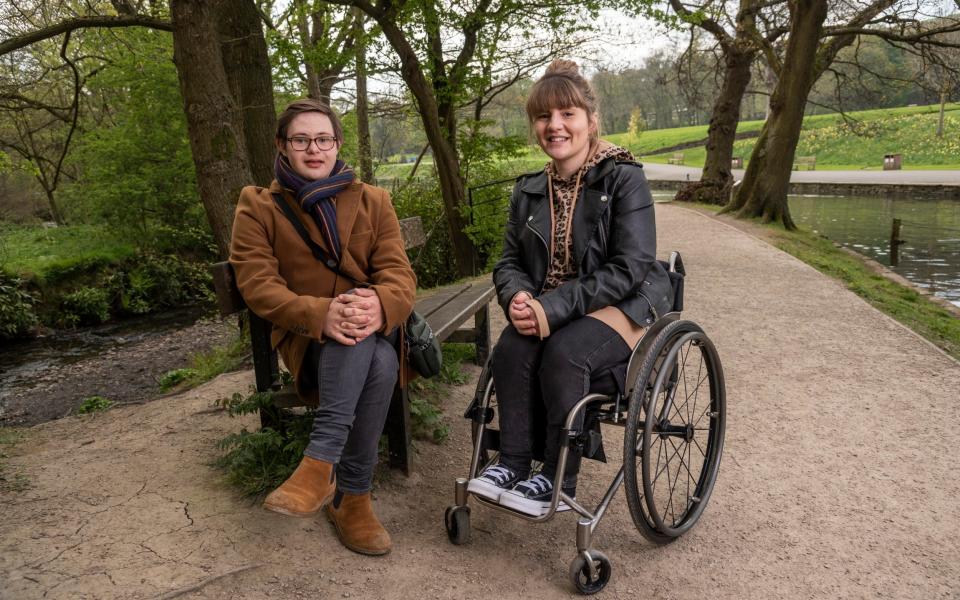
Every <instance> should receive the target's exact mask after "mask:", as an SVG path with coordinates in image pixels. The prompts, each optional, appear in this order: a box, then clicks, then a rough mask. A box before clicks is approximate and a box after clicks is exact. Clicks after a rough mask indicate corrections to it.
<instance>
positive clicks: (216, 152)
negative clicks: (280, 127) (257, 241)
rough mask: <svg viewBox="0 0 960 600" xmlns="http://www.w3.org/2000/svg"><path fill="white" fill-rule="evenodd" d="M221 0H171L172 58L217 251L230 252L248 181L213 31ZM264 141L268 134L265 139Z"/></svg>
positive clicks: (235, 109) (239, 121)
mask: <svg viewBox="0 0 960 600" xmlns="http://www.w3.org/2000/svg"><path fill="white" fill-rule="evenodd" d="M227 4H230V3H228V2H225V1H224V0H219V1H218V2H209V1H204V0H171V2H170V12H171V15H172V18H173V22H174V32H173V60H174V63H175V64H176V67H177V76H178V78H179V80H180V93H181V95H182V97H183V106H184V112H185V113H186V116H187V128H188V134H189V137H190V149H191V151H192V154H193V163H194V166H195V167H196V170H197V184H198V187H199V190H200V199H201V201H202V202H203V206H204V209H205V210H206V213H207V221H208V222H209V223H210V229H211V231H212V232H213V238H214V240H215V242H216V244H217V249H218V250H219V252H220V255H221V256H222V257H224V258H226V257H227V256H228V255H229V252H230V233H231V229H232V226H233V212H234V206H235V204H236V201H237V198H238V197H239V195H240V189H241V188H242V187H243V186H245V185H249V184H250V183H251V182H252V181H253V175H252V172H251V170H250V164H249V160H248V153H247V148H246V142H245V140H244V127H243V117H242V114H241V110H240V107H239V106H238V104H237V102H236V100H235V99H234V96H233V95H232V94H231V93H230V85H229V81H228V78H227V75H226V73H225V72H224V61H223V55H222V53H221V47H220V43H219V37H218V35H217V30H218V28H217V22H218V16H219V15H218V10H217V8H218V7H219V6H220V5H223V6H226V5H227ZM268 139H269V138H268Z"/></svg>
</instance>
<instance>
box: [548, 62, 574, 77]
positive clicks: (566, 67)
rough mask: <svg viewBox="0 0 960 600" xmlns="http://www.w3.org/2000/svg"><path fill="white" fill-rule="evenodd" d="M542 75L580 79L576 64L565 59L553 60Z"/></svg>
mask: <svg viewBox="0 0 960 600" xmlns="http://www.w3.org/2000/svg"><path fill="white" fill-rule="evenodd" d="M544 75H564V76H566V77H580V67H578V66H577V63H575V62H573V61H572V60H567V59H565V58H557V59H554V61H553V62H551V63H550V65H549V66H547V70H546V72H544Z"/></svg>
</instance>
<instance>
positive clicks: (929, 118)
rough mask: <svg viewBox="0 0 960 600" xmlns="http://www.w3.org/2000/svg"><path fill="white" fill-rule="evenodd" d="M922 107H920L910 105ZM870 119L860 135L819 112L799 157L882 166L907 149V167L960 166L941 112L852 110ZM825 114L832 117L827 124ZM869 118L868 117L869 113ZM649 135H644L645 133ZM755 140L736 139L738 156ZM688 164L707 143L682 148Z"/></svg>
mask: <svg viewBox="0 0 960 600" xmlns="http://www.w3.org/2000/svg"><path fill="white" fill-rule="evenodd" d="M909 108H921V107H909ZM853 114H855V115H860V116H861V117H863V118H864V119H865V120H863V121H862V123H861V124H860V125H859V127H860V130H859V135H858V134H857V133H854V132H853V131H851V129H850V127H849V126H847V125H846V124H844V123H843V122H842V121H839V122H836V119H838V117H837V116H836V115H817V116H816V117H811V118H816V119H818V123H817V126H816V127H813V128H807V129H804V131H803V132H802V133H801V134H800V141H799V143H798V144H797V151H796V156H816V157H817V167H816V168H817V170H825V171H827V170H854V171H855V170H862V169H875V170H880V169H881V168H882V164H883V155H884V154H888V153H900V154H903V168H904V169H956V168H960V162H958V159H960V136H957V135H944V137H942V138H938V137H936V134H935V132H936V123H937V119H938V115H937V113H936V112H932V113H931V112H928V113H917V112H912V113H910V112H903V109H894V110H891V111H889V112H888V113H882V112H881V111H862V112H861V113H853ZM821 117H831V118H833V119H834V120H835V122H834V123H832V124H828V123H826V121H825V120H824V119H822V118H821ZM868 117H869V118H868ZM944 125H945V128H946V130H947V131H950V132H956V131H958V130H960V108H954V109H953V110H951V111H948V112H947V113H946V116H945V124H944ZM644 135H645V134H644ZM755 142H756V139H754V138H751V139H746V140H739V141H737V142H736V143H735V144H734V156H742V157H743V158H744V160H745V161H746V159H748V158H749V156H750V153H751V152H752V151H753V147H754V144H755ZM673 154H674V153H673V152H667V153H663V154H659V155H652V156H643V160H644V161H646V162H653V163H666V162H668V159H670V158H671V157H672V156H673ZM683 155H684V164H685V165H687V166H691V167H702V166H703V163H704V160H705V159H706V150H705V149H704V148H703V147H698V148H688V149H686V150H683Z"/></svg>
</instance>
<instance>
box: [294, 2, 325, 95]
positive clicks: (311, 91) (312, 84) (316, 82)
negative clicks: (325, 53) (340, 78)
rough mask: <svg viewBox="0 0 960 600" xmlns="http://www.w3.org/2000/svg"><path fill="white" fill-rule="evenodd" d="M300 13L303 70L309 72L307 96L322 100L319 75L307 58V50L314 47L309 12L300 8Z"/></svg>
mask: <svg viewBox="0 0 960 600" xmlns="http://www.w3.org/2000/svg"><path fill="white" fill-rule="evenodd" d="M295 4H296V3H295ZM298 11H299V15H298V17H297V31H298V32H299V33H300V45H301V46H302V47H303V54H304V59H303V70H304V71H306V72H307V96H309V97H310V98H313V99H314V100H320V77H319V76H318V75H317V70H316V69H315V68H314V66H313V62H312V61H310V60H309V59H308V58H307V55H308V52H307V49H309V48H312V47H313V39H312V37H311V36H310V24H309V23H308V22H307V12H306V11H305V10H303V9H302V8H298Z"/></svg>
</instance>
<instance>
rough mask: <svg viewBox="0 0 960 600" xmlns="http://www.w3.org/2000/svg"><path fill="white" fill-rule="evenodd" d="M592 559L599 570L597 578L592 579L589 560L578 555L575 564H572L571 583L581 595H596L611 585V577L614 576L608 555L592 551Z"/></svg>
mask: <svg viewBox="0 0 960 600" xmlns="http://www.w3.org/2000/svg"><path fill="white" fill-rule="evenodd" d="M590 558H592V559H593V566H594V568H595V569H596V570H597V577H596V579H593V578H591V577H590V569H589V567H588V566H587V559H585V558H584V557H583V556H582V555H580V554H578V555H577V557H576V558H575V559H573V562H571V563H570V583H572V584H573V587H575V588H576V589H577V591H578V592H580V593H581V594H596V593H597V592H599V591H600V590H602V589H603V588H605V587H607V584H608V583H610V575H611V574H613V565H611V564H610V559H609V558H607V555H606V554H604V553H603V552H600V551H599V550H591V551H590Z"/></svg>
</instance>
